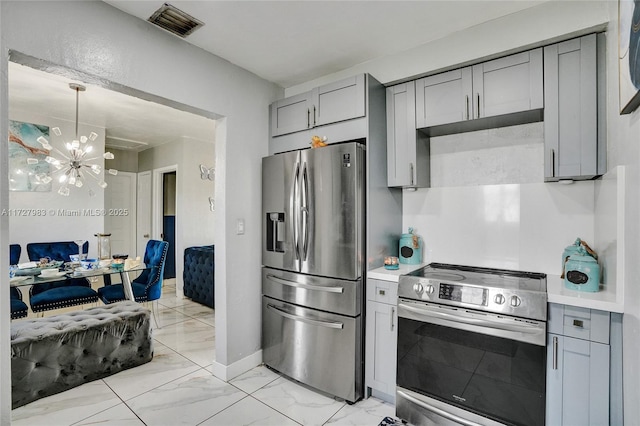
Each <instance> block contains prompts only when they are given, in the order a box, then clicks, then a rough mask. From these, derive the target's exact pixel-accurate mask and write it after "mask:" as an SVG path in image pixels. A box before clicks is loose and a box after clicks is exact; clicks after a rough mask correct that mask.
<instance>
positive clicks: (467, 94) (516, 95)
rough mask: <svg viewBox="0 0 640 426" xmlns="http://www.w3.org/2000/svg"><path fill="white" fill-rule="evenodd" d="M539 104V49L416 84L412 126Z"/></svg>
mask: <svg viewBox="0 0 640 426" xmlns="http://www.w3.org/2000/svg"><path fill="white" fill-rule="evenodd" d="M543 106H544V100H543V77H542V49H541V48H540V49H534V50H529V51H527V52H522V53H518V54H515V55H510V56H506V57H504V58H499V59H495V60H492V61H488V62H483V63H480V64H477V65H474V66H472V67H465V68H461V69H456V70H453V71H448V72H445V73H442V74H437V75H432V76H429V77H425V78H422V79H419V80H416V125H417V128H425V127H432V126H438V125H443V124H450V123H458V122H463V121H468V120H475V119H481V118H489V117H496V116H500V115H506V114H512V113H517V112H525V111H531V110H536V109H541V108H543Z"/></svg>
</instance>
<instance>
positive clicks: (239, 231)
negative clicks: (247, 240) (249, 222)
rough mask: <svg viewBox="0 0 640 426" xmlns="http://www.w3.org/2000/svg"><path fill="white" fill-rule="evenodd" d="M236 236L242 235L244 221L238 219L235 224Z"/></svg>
mask: <svg viewBox="0 0 640 426" xmlns="http://www.w3.org/2000/svg"><path fill="white" fill-rule="evenodd" d="M236 234H238V235H243V234H244V219H238V222H237V223H236Z"/></svg>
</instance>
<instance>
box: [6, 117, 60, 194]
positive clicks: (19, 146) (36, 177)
mask: <svg viewBox="0 0 640 426" xmlns="http://www.w3.org/2000/svg"><path fill="white" fill-rule="evenodd" d="M42 136H44V137H48V136H49V127H48V126H44V125H41V124H32V123H23V122H21V121H14V120H9V190H10V191H28V192H47V191H51V180H52V179H51V166H50V164H49V163H47V162H45V161H44V159H45V158H46V157H47V156H48V155H49V150H47V149H44V148H43V147H42V146H41V145H40V143H38V142H37V140H36V139H38V138H39V137H42ZM41 160H42V161H41Z"/></svg>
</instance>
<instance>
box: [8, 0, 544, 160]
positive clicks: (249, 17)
mask: <svg viewBox="0 0 640 426" xmlns="http://www.w3.org/2000/svg"><path fill="white" fill-rule="evenodd" d="M544 1H548V0H534V1H524V0H517V1H493V0H489V1H487V0H470V1H460V0H446V1H435V0H422V1H400V0H397V1H365V0H363V1H306V0H298V1H244V0H236V1H212V0H210V1H202V0H201V1H183V0H169V2H170V3H171V4H172V5H174V6H175V7H177V8H179V9H181V10H183V11H185V12H187V13H189V14H191V15H192V16H194V17H195V18H197V19H199V20H201V21H203V22H204V23H205V25H204V27H202V28H200V29H198V30H196V31H195V32H194V33H193V34H192V35H190V36H189V37H187V38H186V41H187V42H189V43H192V44H194V45H196V46H198V47H201V48H202V49H204V50H207V51H209V52H211V53H213V54H215V55H217V56H220V57H222V58H224V59H226V60H228V61H230V62H232V63H234V64H236V65H238V66H240V67H242V68H245V69H247V70H249V71H251V72H253V73H254V74H256V75H258V76H260V77H262V78H264V79H266V80H268V81H271V82H274V83H276V84H278V85H280V86H282V87H284V88H287V87H291V86H295V85H297V84H300V83H303V82H307V81H310V80H313V79H315V78H318V77H321V76H324V75H327V74H331V73H334V72H337V71H341V70H344V69H347V68H350V67H352V66H354V65H357V64H359V63H363V62H366V61H368V60H371V59H373V58H377V57H382V56H386V55H390V54H394V53H397V52H400V51H404V50H408V49H411V48H414V47H416V46H419V45H422V44H425V43H427V42H429V41H431V40H434V39H438V38H441V37H444V36H446V35H448V34H451V33H453V32H456V31H460V30H462V29H464V28H468V27H471V26H474V25H477V24H479V23H482V22H486V21H490V20H492V19H495V18H498V17H500V16H504V15H508V14H511V13H515V12H517V11H519V10H522V9H526V8H529V7H532V6H535V5H537V4H539V3H541V2H544ZM106 3H108V4H111V5H113V6H115V7H117V8H118V9H121V10H123V11H124V12H126V13H128V14H131V15H133V16H135V17H138V18H140V19H143V20H145V21H146V20H147V18H148V17H150V16H151V15H152V14H153V12H154V11H155V10H156V9H158V8H159V7H160V6H162V5H163V4H164V1H163V0H144V1H130V0H126V1H122V0H108V1H106ZM148 25H152V24H150V23H149V24H148ZM70 82H71V80H69V79H68V78H65V77H62V76H58V75H54V74H49V73H45V72H42V71H38V70H35V69H32V68H29V67H27V66H22V65H18V64H15V63H10V67H9V107H10V113H11V112H15V111H29V112H31V113H36V114H42V115H46V116H52V117H57V118H60V119H63V120H69V121H74V120H75V92H73V91H72V90H71V89H69V87H68V83H70ZM86 86H87V91H86V92H83V93H81V94H80V122H83V123H88V124H92V125H95V126H98V127H104V128H105V129H106V131H105V132H106V137H107V145H108V146H110V147H124V148H127V149H132V150H135V151H142V150H144V149H146V148H148V147H150V146H155V145H161V144H164V143H170V142H174V141H176V140H185V139H195V140H200V141H209V142H212V141H213V137H214V136H213V135H214V128H215V122H214V121H213V120H211V119H208V118H204V117H201V116H198V115H195V114H191V113H188V112H184V111H180V110H177V109H174V108H171V107H168V106H164V105H160V104H157V103H153V102H148V101H146V100H142V99H139V98H136V97H132V96H127V95H124V94H121V93H118V92H115V91H111V90H107V89H104V88H101V87H98V86H91V85H86Z"/></svg>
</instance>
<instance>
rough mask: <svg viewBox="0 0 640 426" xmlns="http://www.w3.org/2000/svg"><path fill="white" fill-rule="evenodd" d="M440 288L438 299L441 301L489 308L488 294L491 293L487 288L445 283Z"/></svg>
mask: <svg viewBox="0 0 640 426" xmlns="http://www.w3.org/2000/svg"><path fill="white" fill-rule="evenodd" d="M439 287H440V290H439V292H438V298H439V299H441V300H451V301H454V302H462V303H467V304H470V305H476V306H487V294H488V293H489V291H488V290H487V289H486V288H480V287H470V286H465V285H460V284H445V283H440V286H439Z"/></svg>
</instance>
